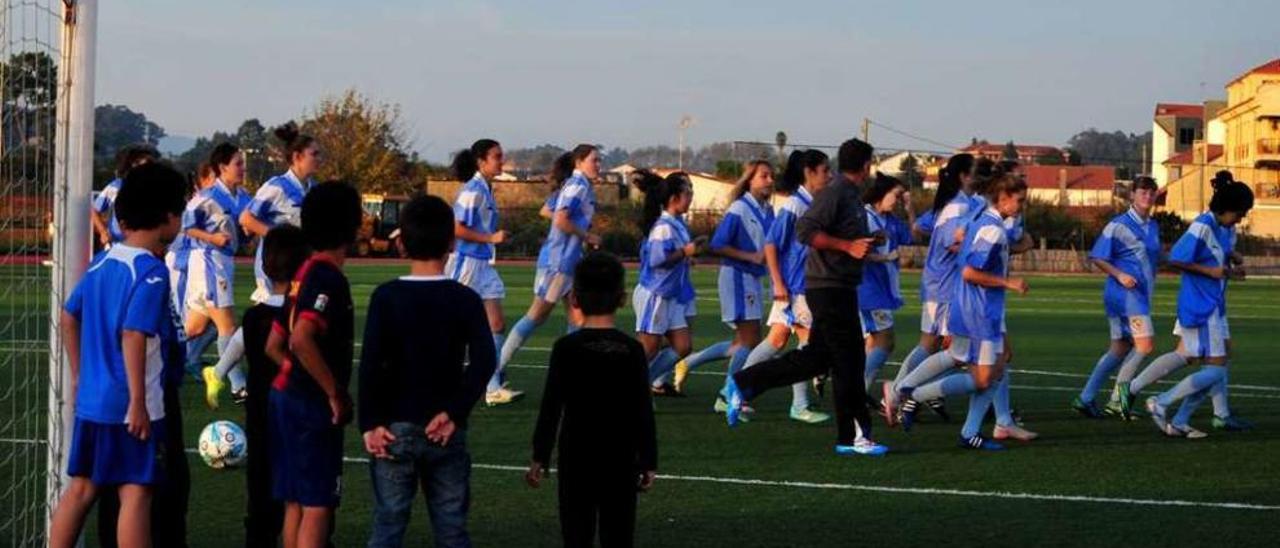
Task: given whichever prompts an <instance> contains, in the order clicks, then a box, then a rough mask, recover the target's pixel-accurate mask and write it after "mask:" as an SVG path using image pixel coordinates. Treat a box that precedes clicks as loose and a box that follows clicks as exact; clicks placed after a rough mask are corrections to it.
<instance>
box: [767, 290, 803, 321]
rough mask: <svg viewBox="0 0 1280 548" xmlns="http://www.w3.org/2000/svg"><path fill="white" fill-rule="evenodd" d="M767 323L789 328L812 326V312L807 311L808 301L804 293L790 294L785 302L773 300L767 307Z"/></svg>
mask: <svg viewBox="0 0 1280 548" xmlns="http://www.w3.org/2000/svg"><path fill="white" fill-rule="evenodd" d="M768 324H769V325H785V326H787V327H790V328H796V327H803V328H805V329H808V328H810V327H812V326H813V313H811V312H809V301H807V300H805V298H804V294H800V295H792V296H791V299H790V300H788V301H787V302H785V303H784V302H780V301H773V305H772V306H771V307H769V321H768Z"/></svg>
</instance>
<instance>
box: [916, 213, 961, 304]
mask: <svg viewBox="0 0 1280 548" xmlns="http://www.w3.org/2000/svg"><path fill="white" fill-rule="evenodd" d="M973 204H974V200H973V198H972V197H971V196H969V195H967V194H965V193H963V192H961V193H959V194H956V196H955V198H952V199H951V201H950V202H948V203H947V205H946V206H944V207H943V208H942V209H941V210H940V211H938V212H937V214H936V215H935V217H934V223H933V232H932V233H930V235H929V251H928V255H927V256H926V257H925V263H924V273H923V275H922V283H921V284H920V300H922V301H925V302H938V303H947V302H951V297H952V295H954V294H955V287H956V280H957V279H959V277H960V267H959V266H958V265H957V264H956V259H957V257H959V253H958V252H957V251H951V250H950V249H948V247H950V246H951V245H952V244H953V243H955V231H956V229H957V228H961V227H965V226H966V225H967V224H968V222H969V221H970V220H971V219H972V217H973V216H972V214H971V213H972V212H971V210H970V208H971V207H973ZM969 236H971V234H966V235H965V239H966V240H967V239H968V237H969Z"/></svg>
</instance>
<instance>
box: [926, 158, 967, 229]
mask: <svg viewBox="0 0 1280 548" xmlns="http://www.w3.org/2000/svg"><path fill="white" fill-rule="evenodd" d="M971 170H973V155H972V154H968V153H963V152H962V153H960V154H956V155H954V156H952V157H951V158H949V159H947V165H946V167H943V168H942V171H940V172H939V173H938V192H937V194H934V196H933V212H934V213H935V214H936V213H937V212H939V211H941V210H942V208H944V207H946V206H947V204H948V203H950V202H951V200H952V199H953V198H955V197H956V195H957V194H959V193H960V190H961V187H963V186H964V181H962V180H961V179H962V177H963V176H964V175H965V174H967V173H969V172H970V171H971Z"/></svg>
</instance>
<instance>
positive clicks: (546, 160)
mask: <svg viewBox="0 0 1280 548" xmlns="http://www.w3.org/2000/svg"><path fill="white" fill-rule="evenodd" d="M601 150H603V149H601ZM615 150H616V149H615ZM504 152H505V157H506V160H507V161H508V162H510V163H511V164H512V165H514V166H515V176H516V177H518V178H520V179H530V178H536V177H541V176H543V175H544V174H546V173H550V172H551V165H552V164H554V163H555V161H556V158H559V157H560V155H561V154H564V153H565V152H566V151H565V149H563V148H560V147H558V146H555V145H552V144H541V145H538V146H536V147H528V148H517V149H512V150H507V151H504ZM624 154H625V151H624ZM615 159H616V156H615ZM623 161H624V162H625V161H626V159H625V156H624V158H623ZM601 163H605V162H604V159H603V158H602V159H601ZM620 163H621V162H620ZM620 163H619V164H620ZM614 165H615V166H616V165H618V164H614Z"/></svg>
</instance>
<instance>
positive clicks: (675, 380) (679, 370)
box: [671, 360, 689, 394]
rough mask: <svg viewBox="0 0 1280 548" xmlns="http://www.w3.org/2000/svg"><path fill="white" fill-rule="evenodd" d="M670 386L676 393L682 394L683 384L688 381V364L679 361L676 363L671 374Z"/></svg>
mask: <svg viewBox="0 0 1280 548" xmlns="http://www.w3.org/2000/svg"><path fill="white" fill-rule="evenodd" d="M671 377H672V379H671V384H672V386H673V387H674V388H675V390H676V392H679V393H681V394H683V393H684V383H685V381H688V380H689V362H687V361H685V360H680V361H678V362H676V368H675V370H674V372H673V373H672V374H671Z"/></svg>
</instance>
